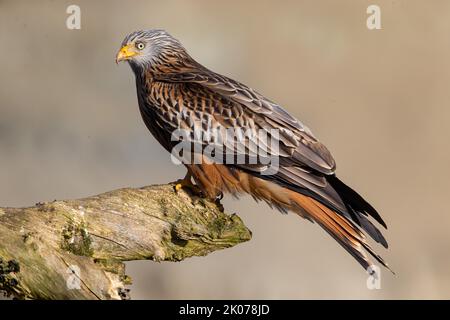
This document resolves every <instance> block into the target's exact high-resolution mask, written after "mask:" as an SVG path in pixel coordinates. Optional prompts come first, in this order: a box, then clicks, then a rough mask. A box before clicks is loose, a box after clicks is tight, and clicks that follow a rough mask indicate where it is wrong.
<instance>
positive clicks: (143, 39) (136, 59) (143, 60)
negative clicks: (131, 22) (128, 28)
mask: <svg viewBox="0 0 450 320" xmlns="http://www.w3.org/2000/svg"><path fill="white" fill-rule="evenodd" d="M188 57H189V56H188V54H187V52H186V50H185V49H184V47H183V46H182V45H181V43H180V42H179V41H178V40H177V39H175V38H174V37H172V36H171V35H170V34H168V33H167V32H166V31H164V30H158V29H152V30H142V31H136V32H133V33H130V34H129V35H127V36H126V37H125V39H124V40H123V42H122V45H121V48H120V50H119V52H118V53H117V56H116V63H119V62H120V61H128V62H129V63H130V65H131V66H132V67H137V68H142V69H144V68H149V67H150V68H158V67H160V68H161V67H162V68H164V67H169V66H170V65H172V64H178V63H179V61H182V60H185V58H188Z"/></svg>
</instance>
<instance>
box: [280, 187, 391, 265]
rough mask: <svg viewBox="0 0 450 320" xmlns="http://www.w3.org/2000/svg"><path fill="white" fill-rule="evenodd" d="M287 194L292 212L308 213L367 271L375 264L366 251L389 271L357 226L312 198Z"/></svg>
mask: <svg viewBox="0 0 450 320" xmlns="http://www.w3.org/2000/svg"><path fill="white" fill-rule="evenodd" d="M286 192H289V193H290V199H291V201H292V205H293V207H292V210H293V211H294V212H296V213H299V214H300V215H301V216H305V211H306V213H307V214H308V215H309V217H310V218H311V220H313V221H314V222H316V223H317V224H318V225H320V226H321V227H322V228H323V229H324V230H325V231H326V232H328V233H329V234H330V235H331V236H332V237H333V238H334V239H335V240H336V241H337V242H339V244H340V245H341V246H343V247H344V249H345V250H347V251H348V252H349V253H350V254H351V255H352V256H353V257H354V258H355V259H356V260H357V261H358V262H359V263H360V264H361V265H362V266H363V267H364V268H365V269H366V270H367V269H368V268H369V266H371V265H372V264H373V263H372V262H371V261H370V259H369V257H368V255H367V253H366V251H367V252H369V253H370V254H371V255H372V256H373V257H374V258H375V259H376V260H377V261H378V262H380V263H381V264H382V265H384V266H385V267H386V268H388V269H389V267H388V265H387V263H386V262H385V261H384V260H383V258H381V257H380V256H379V255H378V254H377V253H375V251H374V250H373V249H372V248H371V247H370V245H369V244H368V243H367V239H366V236H365V235H364V234H363V233H362V232H361V231H360V230H359V229H358V227H357V226H356V225H355V224H353V223H352V222H350V221H349V220H347V219H346V218H344V217H342V216H341V215H340V214H338V213H336V212H334V211H333V210H331V209H329V208H327V207H326V206H324V205H323V204H321V203H320V202H318V201H316V200H314V199H312V198H310V197H307V196H304V195H302V194H299V193H295V192H293V191H290V190H286ZM365 250H366V251H365Z"/></svg>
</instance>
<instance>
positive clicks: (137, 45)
mask: <svg viewBox="0 0 450 320" xmlns="http://www.w3.org/2000/svg"><path fill="white" fill-rule="evenodd" d="M136 48H138V49H139V50H143V49H144V48H145V44H144V43H142V42H136Z"/></svg>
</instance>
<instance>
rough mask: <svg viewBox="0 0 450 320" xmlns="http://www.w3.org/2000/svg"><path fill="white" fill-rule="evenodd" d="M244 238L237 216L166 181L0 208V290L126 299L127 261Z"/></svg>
mask: <svg viewBox="0 0 450 320" xmlns="http://www.w3.org/2000/svg"><path fill="white" fill-rule="evenodd" d="M250 238H251V232H250V231H249V230H248V229H247V227H246V226H245V225H244V224H243V222H242V220H241V219H240V218H239V217H238V216H236V215H235V214H233V215H228V214H226V213H224V212H222V211H221V210H220V208H219V207H218V206H217V205H216V204H215V203H213V202H210V201H208V200H206V199H203V198H199V197H196V196H195V195H192V194H190V192H189V191H184V190H180V191H178V192H175V191H174V188H173V185H171V184H168V185H155V186H149V187H143V188H137V189H134V188H125V189H120V190H115V191H111V192H107V193H103V194H100V195H97V196H92V197H88V198H84V199H79V200H64V201H53V202H47V203H38V204H36V206H34V207H29V208H0V291H2V292H4V293H6V294H7V295H9V296H13V297H15V298H19V299H124V298H128V296H129V295H128V289H126V285H129V284H130V283H131V279H130V278H129V277H127V276H126V275H125V264H124V262H125V261H131V260H144V259H150V260H154V261H181V260H183V259H185V258H188V257H192V256H203V255H206V254H208V253H210V252H212V251H215V250H219V249H223V248H228V247H232V246H234V245H236V244H238V243H241V242H244V241H248V240H250Z"/></svg>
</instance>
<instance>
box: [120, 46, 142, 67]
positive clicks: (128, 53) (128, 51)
mask: <svg viewBox="0 0 450 320" xmlns="http://www.w3.org/2000/svg"><path fill="white" fill-rule="evenodd" d="M137 54H138V52H136V51H135V49H134V47H133V46H131V45H128V44H127V45H125V46H123V47H122V48H121V49H120V50H119V52H118V53H117V56H116V63H119V62H120V61H124V60H129V59H130V58H132V57H134V56H136V55H137Z"/></svg>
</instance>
